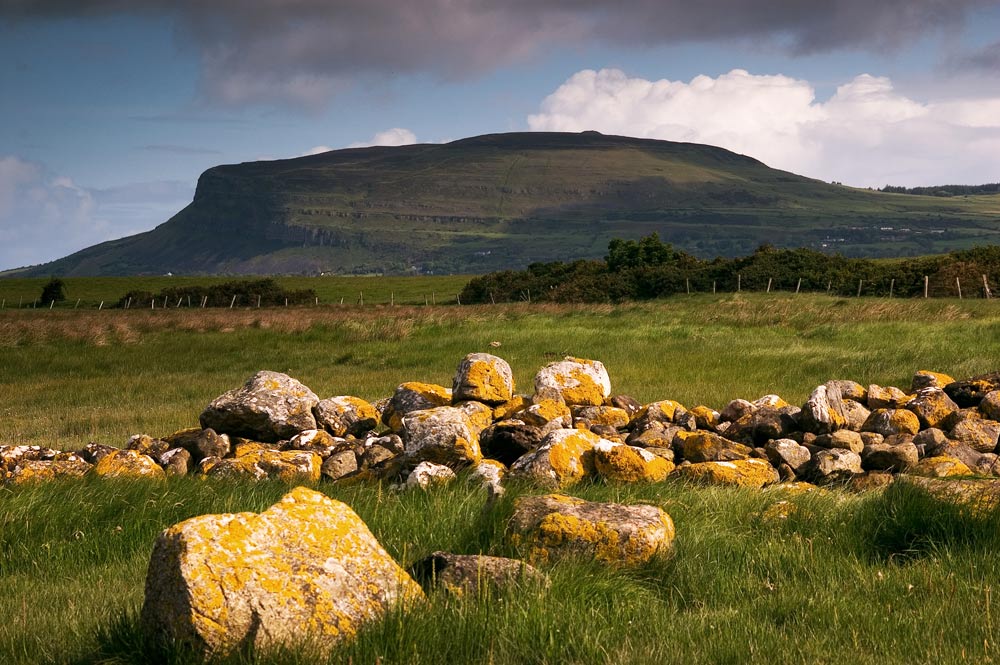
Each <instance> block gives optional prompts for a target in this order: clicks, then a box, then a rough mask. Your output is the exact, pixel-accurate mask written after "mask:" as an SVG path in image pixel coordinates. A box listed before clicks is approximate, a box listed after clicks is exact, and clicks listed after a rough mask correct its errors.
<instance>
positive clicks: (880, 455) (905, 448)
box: [861, 435, 920, 473]
mask: <svg viewBox="0 0 1000 665" xmlns="http://www.w3.org/2000/svg"><path fill="white" fill-rule="evenodd" d="M919 458H920V457H919V455H918V454H917V447H916V446H915V445H913V438H912V437H910V436H898V435H897V436H894V437H889V438H887V439H886V441H885V442H884V443H881V444H876V445H871V446H866V447H865V449H864V450H863V451H861V466H862V468H863V469H865V470H866V471H894V472H897V473H898V472H901V471H906V470H907V469H909V468H910V467H912V466H914V465H916V463H917V461H918V460H919Z"/></svg>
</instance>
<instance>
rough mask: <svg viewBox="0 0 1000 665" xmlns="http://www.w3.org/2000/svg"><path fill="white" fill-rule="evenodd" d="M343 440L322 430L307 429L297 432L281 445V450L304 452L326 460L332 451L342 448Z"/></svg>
mask: <svg viewBox="0 0 1000 665" xmlns="http://www.w3.org/2000/svg"><path fill="white" fill-rule="evenodd" d="M344 444H345V441H344V439H341V438H338V437H335V436H333V435H332V434H330V433H329V432H328V431H326V430H322V429H307V430H304V431H302V432H299V433H298V434H296V435H295V436H293V437H292V438H291V439H289V440H288V441H286V442H285V443H284V444H282V446H281V449H282V450H306V451H309V452H311V453H316V454H317V455H319V456H320V457H323V458H327V457H329V456H330V455H331V454H333V451H334V450H337V449H338V448H341V447H343V446H344Z"/></svg>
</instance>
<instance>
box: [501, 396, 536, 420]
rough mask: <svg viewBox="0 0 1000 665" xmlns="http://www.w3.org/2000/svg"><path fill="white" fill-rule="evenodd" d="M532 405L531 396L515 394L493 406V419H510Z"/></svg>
mask: <svg viewBox="0 0 1000 665" xmlns="http://www.w3.org/2000/svg"><path fill="white" fill-rule="evenodd" d="M529 406H531V398H530V397H525V396H524V395H514V396H513V397H512V398H510V399H509V400H507V401H506V402H504V403H503V404H500V405H499V406H495V407H493V420H495V421H496V420H508V419H510V418H512V417H514V414H515V413H517V412H518V411H523V410H525V409H527V408H528V407H529Z"/></svg>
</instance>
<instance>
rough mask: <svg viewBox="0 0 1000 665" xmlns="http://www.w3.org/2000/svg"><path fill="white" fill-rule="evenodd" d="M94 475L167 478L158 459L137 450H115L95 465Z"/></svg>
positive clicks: (104, 476)
mask: <svg viewBox="0 0 1000 665" xmlns="http://www.w3.org/2000/svg"><path fill="white" fill-rule="evenodd" d="M94 475H96V476H100V477H102V478H150V479H153V480H164V479H166V474H165V473H164V471H163V469H162V468H161V467H160V465H159V464H157V463H156V460H154V459H153V458H152V457H150V456H148V455H143V454H141V453H139V452H136V451H135V450H115V451H112V452H110V453H108V454H107V455H105V456H104V457H102V458H101V461H99V462H98V463H97V464H95V465H94Z"/></svg>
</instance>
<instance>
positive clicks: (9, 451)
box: [0, 446, 59, 473]
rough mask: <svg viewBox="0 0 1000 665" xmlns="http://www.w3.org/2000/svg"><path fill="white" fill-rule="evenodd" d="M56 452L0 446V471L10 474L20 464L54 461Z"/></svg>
mask: <svg viewBox="0 0 1000 665" xmlns="http://www.w3.org/2000/svg"><path fill="white" fill-rule="evenodd" d="M58 454H59V451H58V450H53V449H51V448H42V447H41V446H0V471H6V472H8V473H9V472H11V471H13V470H14V467H16V466H17V465H18V464H20V463H21V462H28V461H32V462H37V461H44V460H52V459H55V457H56V455H58Z"/></svg>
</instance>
